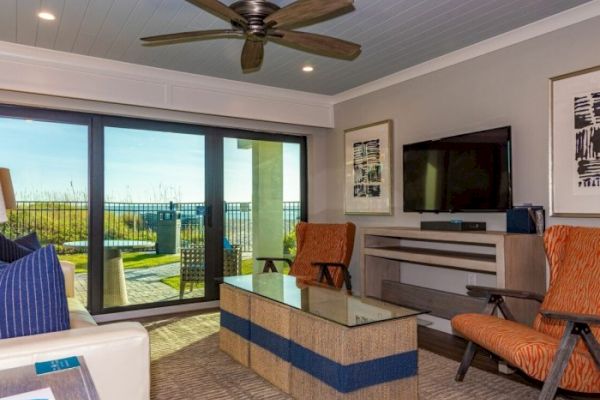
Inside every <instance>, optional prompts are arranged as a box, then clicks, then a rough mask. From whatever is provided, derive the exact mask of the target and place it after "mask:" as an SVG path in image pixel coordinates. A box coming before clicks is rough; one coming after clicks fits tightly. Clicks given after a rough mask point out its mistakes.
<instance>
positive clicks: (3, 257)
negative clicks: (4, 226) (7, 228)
mask: <svg viewBox="0 0 600 400" xmlns="http://www.w3.org/2000/svg"><path fill="white" fill-rule="evenodd" d="M30 253H31V250H30V249H28V248H26V247H23V246H21V245H20V244H17V243H15V242H13V241H12V240H10V239H9V238H7V237H6V236H4V235H3V234H1V233H0V261H4V262H8V263H11V262H13V261H17V260H18V259H19V258H23V257H25V256H26V255H28V254H30Z"/></svg>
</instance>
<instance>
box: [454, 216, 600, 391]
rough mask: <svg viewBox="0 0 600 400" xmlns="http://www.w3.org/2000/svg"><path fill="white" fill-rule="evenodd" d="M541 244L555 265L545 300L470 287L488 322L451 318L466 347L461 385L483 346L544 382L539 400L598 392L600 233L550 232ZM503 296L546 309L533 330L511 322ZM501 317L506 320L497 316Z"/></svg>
mask: <svg viewBox="0 0 600 400" xmlns="http://www.w3.org/2000/svg"><path fill="white" fill-rule="evenodd" d="M544 239H545V240H544V243H545V247H546V254H547V256H548V261H549V264H550V287H549V289H548V292H547V293H546V295H545V296H542V295H540V294H535V293H528V292H523V291H517V290H505V289H496V288H487V287H478V286H467V289H468V290H469V294H470V295H473V296H477V297H485V298H487V301H488V304H487V306H486V309H485V312H486V315H484V314H461V315H458V316H456V317H454V318H453V319H452V327H453V328H454V329H455V330H456V331H457V332H459V333H460V334H461V335H462V336H464V337H465V338H467V339H468V340H469V343H468V345H467V349H466V351H465V354H464V356H463V360H462V363H461V365H460V367H459V369H458V372H457V374H456V380H457V381H462V380H463V378H464V376H465V374H466V372H467V370H468V368H469V366H470V364H471V362H472V361H473V357H474V356H475V353H476V351H477V349H478V347H479V346H481V347H482V348H485V349H487V350H489V351H490V352H492V353H494V354H496V355H498V356H499V357H501V358H502V359H504V360H506V361H507V362H508V364H509V365H511V366H514V367H516V368H518V369H520V370H522V371H523V372H524V373H526V374H527V375H529V376H531V377H533V378H535V379H538V380H540V381H544V387H543V388H542V392H541V394H540V397H539V399H540V400H550V399H553V398H554V396H555V395H556V391H557V389H558V387H560V388H563V389H566V390H572V391H576V392H583V393H600V345H599V344H598V341H597V338H599V337H600V229H598V228H581V227H570V226H553V227H551V228H549V229H548V231H547V232H546V235H545V238H544ZM504 297H513V298H518V299H523V301H525V300H528V301H531V300H534V301H538V302H540V303H541V308H540V311H539V314H538V315H537V317H536V319H535V321H534V323H533V327H532V328H530V327H528V326H525V325H523V324H520V323H518V322H516V321H515V320H514V318H513V316H512V314H511V312H510V310H509V309H508V307H507V305H506V303H505V302H504ZM497 310H499V311H500V313H501V314H502V316H503V317H504V319H501V318H499V317H498V316H496V311H497ZM579 339H582V340H579Z"/></svg>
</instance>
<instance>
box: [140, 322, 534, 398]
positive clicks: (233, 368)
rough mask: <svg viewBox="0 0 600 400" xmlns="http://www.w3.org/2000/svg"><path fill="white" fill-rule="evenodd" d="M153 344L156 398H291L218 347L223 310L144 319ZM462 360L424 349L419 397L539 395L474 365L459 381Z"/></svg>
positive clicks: (153, 381)
mask: <svg viewBox="0 0 600 400" xmlns="http://www.w3.org/2000/svg"><path fill="white" fill-rule="evenodd" d="M144 325H145V326H146V329H148V331H149V332H150V340H151V346H152V389H151V393H152V399H154V400H171V399H178V400H185V399H190V400H192V399H198V400H200V399H212V400H220V399H266V400H268V399H277V400H279V399H291V397H289V396H288V395H286V394H285V393H283V392H281V391H280V390H278V389H277V388H275V387H274V386H272V385H271V384H270V383H268V382H267V381H265V380H263V379H262V378H260V377H259V376H258V375H256V374H254V373H253V372H252V371H251V370H250V369H248V368H245V367H243V366H241V365H240V364H238V363H236V362H235V361H233V360H232V359H231V358H229V356H227V355H226V354H224V353H222V352H221V351H219V346H218V331H219V313H210V314H202V315H195V316H188V317H170V318H165V319H161V320H155V321H153V322H149V323H145V324H144ZM457 367H458V363H457V362H455V361H452V360H449V359H446V358H444V357H441V356H438V355H436V354H433V353H430V352H428V351H425V350H420V351H419V398H420V399H422V400H423V399H425V400H455V399H461V400H482V399H498V400H516V399H524V400H526V399H532V400H534V399H537V397H538V396H539V391H538V390H536V389H535V388H532V387H529V386H525V385H522V384H520V383H517V382H513V381H510V380H508V379H506V378H503V377H501V376H497V375H493V374H490V373H487V372H484V371H481V370H478V369H476V368H471V370H469V373H468V374H467V377H466V378H465V381H464V382H462V383H457V382H454V374H455V373H456V368H457Z"/></svg>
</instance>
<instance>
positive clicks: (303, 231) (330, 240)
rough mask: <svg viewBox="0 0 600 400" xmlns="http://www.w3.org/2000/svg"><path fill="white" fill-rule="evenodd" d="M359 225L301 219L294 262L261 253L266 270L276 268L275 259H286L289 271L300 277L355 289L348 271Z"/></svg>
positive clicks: (310, 281)
mask: <svg viewBox="0 0 600 400" xmlns="http://www.w3.org/2000/svg"><path fill="white" fill-rule="evenodd" d="M355 232H356V226H355V225H354V224H353V223H346V224H313V223H307V222H300V223H299V224H298V225H297V226H296V241H297V251H296V258H295V259H294V261H293V262H292V261H291V260H289V259H287V258H275V257H259V258H257V260H258V261H264V262H265V264H264V267H263V272H277V267H276V266H275V261H283V262H286V263H287V264H288V265H289V266H290V275H293V276H296V277H297V278H298V280H299V281H301V282H304V283H307V284H312V285H322V286H329V287H335V288H338V289H341V288H342V286H343V285H344V283H345V284H346V290H347V291H348V293H352V278H351V276H350V272H349V271H348V266H349V264H350V259H351V258H352V250H353V248H354V234H355Z"/></svg>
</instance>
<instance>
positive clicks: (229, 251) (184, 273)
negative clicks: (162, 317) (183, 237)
mask: <svg viewBox="0 0 600 400" xmlns="http://www.w3.org/2000/svg"><path fill="white" fill-rule="evenodd" d="M227 243H228V242H227ZM204 254H205V250H204V246H198V247H189V248H182V249H181V261H180V272H179V276H180V282H179V298H180V299H182V298H183V294H184V292H185V286H186V284H188V283H189V284H190V292H191V291H192V290H194V285H195V284H197V283H201V282H202V283H203V282H204V265H205V263H204V257H205V255H204ZM241 272H242V250H241V248H240V246H238V245H226V248H225V249H223V276H234V275H240V274H241Z"/></svg>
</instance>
